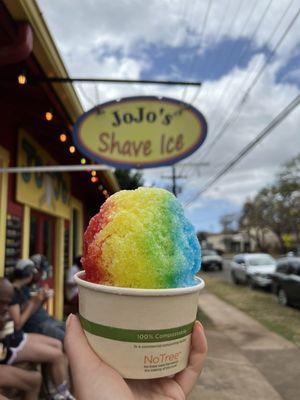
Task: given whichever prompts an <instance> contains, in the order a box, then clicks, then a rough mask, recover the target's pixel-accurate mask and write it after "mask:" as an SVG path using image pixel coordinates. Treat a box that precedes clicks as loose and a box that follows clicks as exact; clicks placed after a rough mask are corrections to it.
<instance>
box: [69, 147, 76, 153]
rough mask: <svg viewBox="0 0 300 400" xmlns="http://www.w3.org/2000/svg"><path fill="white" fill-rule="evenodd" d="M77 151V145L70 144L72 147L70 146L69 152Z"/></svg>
mask: <svg viewBox="0 0 300 400" xmlns="http://www.w3.org/2000/svg"><path fill="white" fill-rule="evenodd" d="M75 151H76V149H75V146H70V147H69V152H70V153H72V154H73V153H75Z"/></svg>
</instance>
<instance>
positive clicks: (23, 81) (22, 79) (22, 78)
mask: <svg viewBox="0 0 300 400" xmlns="http://www.w3.org/2000/svg"><path fill="white" fill-rule="evenodd" d="M26 82H27V78H26V75H25V74H24V73H23V72H22V73H21V74H20V75H18V83H19V85H25V84H26Z"/></svg>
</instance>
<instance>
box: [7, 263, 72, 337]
mask: <svg viewBox="0 0 300 400" xmlns="http://www.w3.org/2000/svg"><path fill="white" fill-rule="evenodd" d="M27 266H31V268H32V271H33V274H31V275H30V276H29V277H24V275H23V271H24V268H26V267H27ZM40 273H41V271H40V270H39V269H38V268H37V264H35V263H34V262H33V261H32V260H30V259H27V260H19V261H18V263H17V265H16V268H15V272H14V276H13V286H14V296H13V300H12V302H11V307H10V313H11V315H12V318H13V320H14V322H15V327H16V329H23V330H24V332H28V333H39V334H42V335H46V336H51V337H53V338H55V339H58V340H60V341H61V342H62V343H63V340H64V337H65V324H64V323H63V322H62V321H58V320H56V319H55V318H53V317H51V316H50V315H49V314H48V312H47V311H46V310H45V308H44V307H43V304H44V303H45V301H46V300H47V299H48V297H49V295H52V293H51V291H50V290H47V289H44V288H39V287H38V280H39V278H40ZM32 282H34V283H35V284H36V289H37V290H36V291H35V292H34V293H33V295H32V293H31V290H30V289H31V287H30V286H29V285H30V284H31V283H32Z"/></svg>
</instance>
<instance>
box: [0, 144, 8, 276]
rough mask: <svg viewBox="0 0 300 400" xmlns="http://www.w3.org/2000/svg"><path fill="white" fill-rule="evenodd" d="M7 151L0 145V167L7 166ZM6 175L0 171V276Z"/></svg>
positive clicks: (3, 246)
mask: <svg viewBox="0 0 300 400" xmlns="http://www.w3.org/2000/svg"><path fill="white" fill-rule="evenodd" d="M8 164H9V152H8V151H7V150H5V149H4V148H3V147H1V146H0V167H8ZM7 190H8V175H7V173H0V238H1V240H0V276H3V275H4V257H5V238H6V214H7V212H6V211H7Z"/></svg>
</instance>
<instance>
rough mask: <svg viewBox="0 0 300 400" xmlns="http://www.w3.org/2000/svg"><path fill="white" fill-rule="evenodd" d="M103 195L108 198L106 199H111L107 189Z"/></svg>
mask: <svg viewBox="0 0 300 400" xmlns="http://www.w3.org/2000/svg"><path fill="white" fill-rule="evenodd" d="M103 194H104V196H105V197H106V199H107V198H108V197H109V194H108V191H107V190H106V189H104V190H103Z"/></svg>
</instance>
